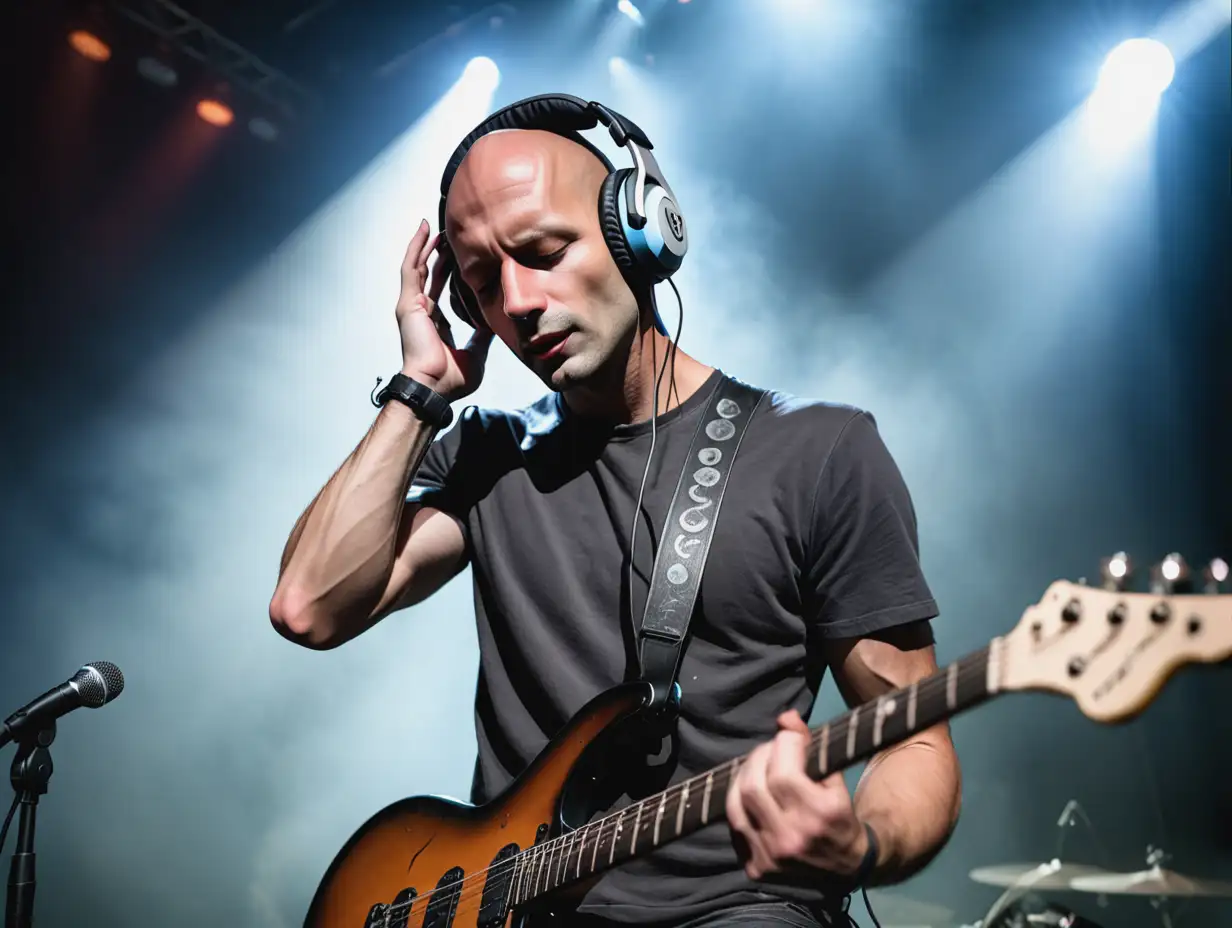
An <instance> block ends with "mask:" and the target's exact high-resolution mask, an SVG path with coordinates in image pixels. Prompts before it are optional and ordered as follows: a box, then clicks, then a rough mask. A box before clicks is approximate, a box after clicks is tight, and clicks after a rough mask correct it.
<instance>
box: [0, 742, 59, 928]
mask: <svg viewBox="0 0 1232 928" xmlns="http://www.w3.org/2000/svg"><path fill="white" fill-rule="evenodd" d="M55 738H56V723H55V722H48V723H47V724H46V725H45V726H43V727H42V728H40V729H39V730H38V731H37V732H36V733H35V734H34V735H33V736H26V737H23V738H21V739H20V740H19V741H18V742H17V755H16V756H15V757H14V758H13V767H12V770H11V771H10V773H9V779H10V781H11V782H12V784H13V789H14V790H16V791H17V798H18V802H19V803H20V804H21V818H20V819H19V820H18V823H17V850H16V851H15V852H14V853H13V860H12V863H11V865H10V866H9V887H8V901H7V903H6V904H5V907H4V928H31V926H32V925H33V924H34V817H35V813H36V812H37V811H38V801H39V796H42V795H45V794H46V793H47V783H48V781H49V780H50V779H51V773H52V764H51V754H50V752H49V751H48V750H47V748H48V747H50V746H51V742H52V741H54V740H55Z"/></svg>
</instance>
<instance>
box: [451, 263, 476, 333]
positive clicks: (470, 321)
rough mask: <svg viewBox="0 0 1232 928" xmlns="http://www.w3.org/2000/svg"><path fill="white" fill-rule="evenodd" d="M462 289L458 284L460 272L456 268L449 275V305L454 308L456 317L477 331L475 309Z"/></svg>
mask: <svg viewBox="0 0 1232 928" xmlns="http://www.w3.org/2000/svg"><path fill="white" fill-rule="evenodd" d="M462 289H463V288H462V286H461V284H459V283H458V270H457V268H454V269H452V270H451V271H450V273H449V305H450V306H452V307H453V312H454V315H455V316H457V317H458V318H459V319H461V320H462V321H463V322H465V323H466V324H467V325H469V326H470V327H471V328H472V329H477V328H479V326H478V325H476V323H475V317H474V309H473V307H472V306H471V305H470V301H469V300H468V299H467V297H466V295H465V294H464V293H463V292H462Z"/></svg>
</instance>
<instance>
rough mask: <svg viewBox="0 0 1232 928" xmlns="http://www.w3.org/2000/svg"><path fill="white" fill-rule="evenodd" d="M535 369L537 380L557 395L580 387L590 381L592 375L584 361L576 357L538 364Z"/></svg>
mask: <svg viewBox="0 0 1232 928" xmlns="http://www.w3.org/2000/svg"><path fill="white" fill-rule="evenodd" d="M536 368H537V369H536V371H535V373H537V374H538V375H539V379H540V380H542V381H543V382H544V384H545V385H546V386H547V387H548V388H549V389H552V390H555V391H556V392H558V393H559V392H562V391H564V390H569V389H572V388H574V387H577V386H581V385H582V384H584V383H586V381H587V380H589V379H590V376H591V374H592V373H593V372H592V371H591V369H590V365H588V364H587V363H586V359H585V358H583V357H579V356H576V355H575V356H573V357H569V358H563V359H562V360H560V361H550V362H548V363H546V364H538V365H536Z"/></svg>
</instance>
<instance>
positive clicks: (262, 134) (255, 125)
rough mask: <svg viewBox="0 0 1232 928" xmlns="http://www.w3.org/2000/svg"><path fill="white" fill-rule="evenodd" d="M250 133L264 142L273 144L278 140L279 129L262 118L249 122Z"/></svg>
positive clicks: (255, 117) (256, 117) (255, 118)
mask: <svg viewBox="0 0 1232 928" xmlns="http://www.w3.org/2000/svg"><path fill="white" fill-rule="evenodd" d="M248 131H249V132H251V133H252V134H253V135H254V136H256V137H257V138H259V139H260V140H261V141H262V142H272V141H274V140H275V139H277V138H278V127H277V126H276V125H274V124H273V123H272V122H270V121H269V120H268V119H265V118H264V117H262V116H254V117H253V118H252V119H250V120H248Z"/></svg>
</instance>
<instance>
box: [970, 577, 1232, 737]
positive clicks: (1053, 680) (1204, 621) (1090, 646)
mask: <svg viewBox="0 0 1232 928" xmlns="http://www.w3.org/2000/svg"><path fill="white" fill-rule="evenodd" d="M1132 577H1133V566H1132V564H1131V563H1130V561H1129V558H1128V557H1127V556H1126V555H1124V554H1117V555H1113V556H1112V557H1110V558H1105V559H1104V561H1103V562H1102V565H1101V581H1102V584H1101V586H1098V587H1096V586H1088V585H1086V584H1085V583H1081V582H1079V583H1071V582H1068V581H1065V580H1058V581H1056V582H1055V583H1053V584H1052V585H1051V586H1049V587H1048V590H1047V592H1045V594H1044V596H1043V598H1042V599H1040V601H1039V602H1038V603H1036V604H1035V605H1034V606H1031V607H1029V608H1028V609H1027V610H1026V612H1024V613H1023V616H1022V619H1021V621H1020V622H1019V623H1018V625H1017V626H1016V627H1015V629H1014V630H1013V632H1011V633H1010V634H1009V635H1007V636H1005V638H1004V639H1002V644H1001V652H1000V654H999V656H998V658H997V663H998V666H997V667H996V668H995V675H996V685H997V686H998V687H999V688H1001V689H1006V690H1048V691H1052V692H1057V693H1064V694H1066V695H1068V696H1072V697H1073V698H1074V700H1075V701H1076V702H1077V703H1078V706H1079V708H1081V709H1082V711H1083V712H1084V713H1085V714H1086V715H1087V716H1089V717H1090V718H1092V719H1095V720H1096V721H1100V722H1119V721H1124V720H1126V719H1129V718H1132V717H1133V716H1134V715H1136V714H1138V713H1139V712H1141V711H1142V710H1143V709H1144V708H1146V706H1147V705H1148V704H1149V703H1150V702H1151V700H1152V699H1154V698H1155V694H1156V693H1157V692H1158V691H1159V689H1160V687H1162V686H1163V684H1164V683H1165V682H1166V681H1167V679H1168V677H1169V676H1171V675H1172V673H1173V672H1174V671H1176V670H1177V669H1178V668H1180V667H1182V666H1184V665H1185V664H1191V663H1197V662H1202V663H1215V662H1218V661H1223V660H1227V659H1228V658H1229V657H1232V595H1224V594H1223V593H1222V592H1221V586H1222V584H1223V583H1224V581H1225V580H1227V577H1228V565H1227V564H1226V563H1225V562H1224V561H1222V560H1219V559H1216V560H1214V561H1212V562H1211V563H1210V564H1209V565H1208V566H1207V567H1206V569H1205V570H1204V571H1203V575H1202V578H1201V580H1202V583H1201V586H1202V591H1201V592H1196V593H1195V592H1193V590H1194V586H1195V583H1194V578H1193V576H1192V574H1191V573H1190V570H1189V567H1188V565H1187V564H1186V563H1185V561H1184V559H1183V558H1181V556H1180V555H1177V554H1170V555H1168V557H1166V558H1164V560H1163V561H1161V562H1160V563H1159V564H1156V565H1154V567H1153V568H1152V570H1151V572H1150V583H1149V587H1148V590H1147V591H1146V592H1133V591H1131V590H1130V582H1131V579H1132ZM990 682H991V681H990Z"/></svg>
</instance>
